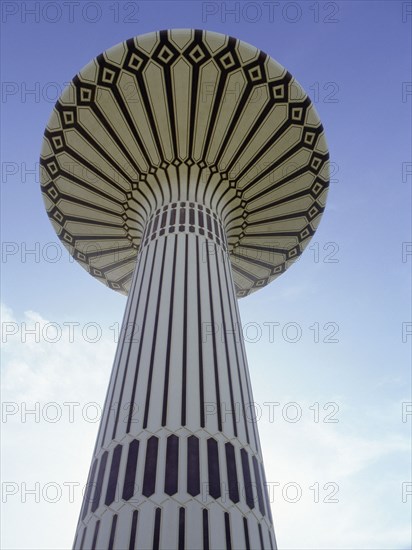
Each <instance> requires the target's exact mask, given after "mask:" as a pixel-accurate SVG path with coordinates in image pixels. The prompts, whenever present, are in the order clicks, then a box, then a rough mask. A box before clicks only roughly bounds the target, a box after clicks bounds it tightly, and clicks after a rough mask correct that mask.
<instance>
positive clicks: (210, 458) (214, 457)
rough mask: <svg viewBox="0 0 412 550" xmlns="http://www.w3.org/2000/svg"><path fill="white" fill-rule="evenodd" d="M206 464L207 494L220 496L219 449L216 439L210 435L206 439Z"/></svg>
mask: <svg viewBox="0 0 412 550" xmlns="http://www.w3.org/2000/svg"><path fill="white" fill-rule="evenodd" d="M207 466H208V473H209V494H210V496H211V497H213V498H219V497H220V494H221V492H220V472H219V451H218V446H217V441H216V440H215V439H213V437H210V438H209V439H208V440H207Z"/></svg>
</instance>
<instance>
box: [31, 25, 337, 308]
mask: <svg viewBox="0 0 412 550" xmlns="http://www.w3.org/2000/svg"><path fill="white" fill-rule="evenodd" d="M328 158H329V155H328V151H327V146H326V142H325V137H324V132H323V128H322V125H321V123H320V120H319V117H318V115H317V113H316V111H315V108H314V107H313V105H312V104H311V102H310V100H309V98H308V97H307V95H306V94H305V92H304V91H303V90H302V88H301V87H300V85H299V84H298V83H297V82H296V80H295V79H294V78H293V77H292V76H291V75H290V74H289V73H288V72H287V71H286V70H285V69H284V68H283V67H281V66H280V65H279V64H278V63H277V62H276V61H274V60H273V59H271V58H270V57H269V56H267V55H266V54H265V53H263V52H261V51H259V50H257V49H256V48H254V47H252V46H250V45H248V44H245V43H244V42H241V41H239V40H237V39H235V38H232V37H227V36H224V35H221V34H217V33H213V32H208V31H203V30H168V31H160V32H154V33H150V34H147V35H143V36H138V37H136V38H132V39H130V40H127V41H126V42H123V43H121V44H119V45H117V46H115V47H113V48H111V49H109V50H107V51H106V52H104V53H103V54H101V55H99V56H98V57H97V58H96V59H95V60H93V61H92V62H91V63H90V64H89V65H87V66H86V67H85V68H84V69H83V70H82V71H80V73H79V74H78V75H77V76H76V77H74V79H73V81H72V82H71V83H70V85H69V86H68V87H67V88H66V90H65V91H64V92H63V94H62V96H61V97H60V99H59V100H58V102H57V103H56V106H55V109H54V111H53V113H52V116H51V118H50V120H49V123H48V126H47V128H46V131H45V135H44V142H43V148H42V152H41V161H40V163H41V185H42V192H43V196H44V200H45V204H46V208H47V212H48V215H49V217H50V220H51V222H52V224H53V226H54V228H55V230H56V232H57V234H58V236H59V238H60V239H61V241H62V242H63V244H64V245H65V246H66V247H67V249H68V250H69V252H70V254H71V255H72V256H73V257H74V258H75V259H76V260H77V261H78V262H79V263H80V265H81V266H82V267H84V268H85V269H86V270H87V271H88V272H89V273H90V274H91V275H93V276H94V277H96V278H97V279H99V280H100V281H101V282H103V283H105V284H106V285H108V286H109V287H110V288H112V289H114V290H117V291H119V292H121V293H123V294H128V292H129V290H130V287H131V281H132V276H133V271H134V266H135V264H136V260H137V255H138V252H139V250H140V247H141V244H142V238H143V232H144V229H145V227H146V224H147V221H148V220H149V219H150V218H151V217H152V216H153V214H154V212H155V211H157V210H159V209H160V208H162V207H163V206H164V205H165V204H169V203H172V202H176V203H177V202H180V201H183V202H194V203H197V204H202V205H203V206H204V207H207V208H210V210H211V211H212V212H214V213H215V214H216V216H217V217H218V218H219V220H221V223H222V227H223V229H224V232H225V235H226V236H227V247H228V252H229V256H230V259H231V262H232V271H233V279H234V283H235V288H236V295H237V297H238V298H240V297H243V296H246V295H248V294H250V293H251V292H253V291H255V290H258V289H259V288H261V287H263V286H265V285H266V284H268V283H269V282H271V281H272V280H274V279H275V278H276V277H278V276H279V275H280V274H281V273H283V272H284V271H285V269H287V268H288V267H289V266H290V265H291V264H292V263H293V262H294V261H295V260H296V258H297V257H298V256H299V255H300V254H301V253H302V251H303V250H304V248H305V247H306V245H307V244H308V242H309V240H310V238H311V237H312V236H313V234H314V232H315V230H316V228H317V226H318V223H319V220H320V217H321V215H322V212H323V210H324V206H325V200H326V194H327V189H328V185H329V163H328Z"/></svg>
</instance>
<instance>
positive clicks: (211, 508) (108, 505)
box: [74, 201, 276, 550]
mask: <svg viewBox="0 0 412 550" xmlns="http://www.w3.org/2000/svg"><path fill="white" fill-rule="evenodd" d="M241 334H242V333H241V323H240V316H239V311H238V306H237V300H236V294H235V289H234V284H233V279H232V271H231V264H230V260H229V256H228V251H227V240H226V233H225V228H224V226H223V225H222V223H221V220H220V219H219V217H218V216H217V215H216V213H214V212H213V211H212V210H210V209H209V208H208V207H206V206H205V205H202V204H198V203H194V202H189V201H183V202H180V201H179V202H174V203H169V204H166V205H165V206H162V207H161V208H160V209H158V210H157V211H155V212H154V213H153V214H152V216H151V217H150V218H149V219H148V221H147V224H146V228H145V231H144V233H143V236H142V240H141V246H140V249H139V255H138V259H137V263H136V268H135V272H134V276H133V281H132V285H131V288H130V292H129V297H128V301H127V306H126V312H125V316H124V320H123V326H122V331H121V334H120V338H119V344H118V348H117V352H116V357H115V361H114V366H113V371H112V375H111V380H110V385H109V389H108V394H107V397H106V402H105V406H104V410H103V415H102V420H101V424H100V428H99V432H98V436H97V441H96V446H95V450H94V455H93V459H92V464H91V468H90V474H89V478H88V483H87V488H86V492H85V496H84V501H83V506H82V509H81V512H80V518H79V523H78V527H77V532H76V538H75V543H74V549H75V550H90V549H96V550H97V549H104V550H106V549H113V550H116V549H117V550H123V549H135V550H143V549H152V548H153V549H157V548H159V549H165V550H166V549H167V550H169V549H170V550H173V549H178V548H179V549H184V548H187V549H190V550H194V549H205V550H206V549H210V550H213V549H215V550H221V549H224V548H227V549H229V548H234V549H235V548H236V549H246V548H253V549H255V548H262V549H271V548H272V549H273V548H276V542H275V537H274V531H273V526H272V518H271V512H270V503H269V499H268V493H267V489H266V485H265V484H266V482H265V474H264V468H263V462H262V454H261V449H260V443H259V435H258V431H257V425H256V422H255V421H254V418H253V416H254V415H253V411H254V409H253V398H252V390H251V385H250V380H249V372H248V366H247V360H246V355H245V349H244V344H243V340H242V336H241Z"/></svg>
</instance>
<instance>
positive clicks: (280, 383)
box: [1, 0, 412, 550]
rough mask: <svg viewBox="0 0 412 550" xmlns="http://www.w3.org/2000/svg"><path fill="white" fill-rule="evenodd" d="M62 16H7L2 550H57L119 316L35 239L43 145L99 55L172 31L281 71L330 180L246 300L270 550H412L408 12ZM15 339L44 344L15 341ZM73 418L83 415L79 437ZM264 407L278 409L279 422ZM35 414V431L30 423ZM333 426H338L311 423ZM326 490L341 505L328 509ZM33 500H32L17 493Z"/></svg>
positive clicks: (335, 8) (207, 7) (106, 9)
mask: <svg viewBox="0 0 412 550" xmlns="http://www.w3.org/2000/svg"><path fill="white" fill-rule="evenodd" d="M68 4H69V3H68V2H61V3H60V2H47V3H45V2H25V3H23V2H22V3H21V2H3V3H2V6H1V7H2V38H1V40H2V48H1V68H2V69H1V71H2V74H1V81H2V97H1V101H2V103H1V108H2V122H1V124H2V127H1V129H2V144H1V152H2V221H1V229H2V275H3V276H2V285H3V292H2V303H3V316H2V321H3V329H5V330H6V334H4V333H3V344H4V352H3V366H2V369H3V372H2V374H3V396H2V397H3V401H4V402H5V403H6V405H4V404H3V417H2V428H3V444H4V448H3V480H5V482H7V483H8V484H9V485H6V486H4V484H3V501H4V500H6V503H5V504H4V506H5V509H4V513H3V521H4V525H3V529H2V537H3V543H2V544H3V548H5V549H23V548H24V549H26V548H27V549H28V548H33V549H34V548H50V549H52V548H53V549H55V548H59V549H60V548H61V549H66V548H70V546H71V543H72V537H73V534H74V530H75V525H76V522H77V515H78V510H79V507H80V502H81V497H80V492H79V491H78V492H77V493H76V491H75V498H74V502H70V498H69V496H68V486H67V485H64V483H68V482H73V483H78V484H79V485H82V484H84V483H85V479H86V475H87V472H88V467H89V462H90V458H91V453H92V447H93V445H94V438H95V435H96V431H97V423H95V422H93V421H91V420H90V418H89V415H88V413H87V412H84V410H86V411H88V410H89V409H90V415H92V407H91V406H90V407H87V404H88V403H91V402H96V403H98V404H102V402H103V399H104V396H105V390H106V387H107V382H108V378H109V373H110V369H111V364H112V360H113V357H114V351H115V342H114V338H113V336H114V329H113V326H114V324H115V323H120V322H121V319H122V314H123V311H124V307H125V298H124V297H122V296H120V295H117V294H116V293H114V292H113V291H111V290H109V289H107V288H106V287H104V286H103V285H101V284H99V283H98V282H97V281H96V280H94V279H93V278H92V277H90V276H89V275H88V274H87V273H86V272H85V271H84V270H83V269H82V268H81V267H79V266H78V265H76V263H75V262H73V261H72V260H71V259H69V257H68V255H67V253H66V252H65V251H64V250H63V249H62V248H61V246H60V243H59V241H58V239H57V237H56V236H55V234H54V231H53V229H52V227H51V225H50V223H49V221H48V218H47V216H46V213H45V210H44V207H43V202H42V198H41V194H40V190H39V183H38V176H37V175H36V172H37V163H38V158H39V153H40V147H41V141H42V135H43V131H44V127H45V126H46V124H47V121H48V118H49V116H50V113H51V110H52V108H53V104H54V101H55V99H56V98H57V95H59V93H60V92H61V91H62V90H63V88H64V85H65V83H66V82H68V81H70V80H71V78H72V77H73V76H74V75H75V74H76V73H77V72H78V71H79V70H80V69H81V68H82V67H83V66H84V65H85V64H87V63H88V62H89V61H90V60H91V59H92V58H93V57H95V56H96V55H98V54H99V53H100V52H102V51H104V50H106V49H108V48H109V47H111V46H113V45H115V44H117V43H118V42H120V41H123V40H126V39H127V38H129V37H131V36H134V35H137V34H143V33H146V32H151V31H154V30H160V29H163V28H185V27H191V28H204V29H208V30H213V31H217V32H222V33H225V34H230V35H233V36H235V37H237V38H239V39H241V40H244V41H246V42H249V43H251V44H253V45H254V46H256V47H258V48H260V49H262V50H264V51H265V52H266V53H268V54H269V55H270V56H272V57H273V58H275V59H276V60H277V61H278V62H279V63H280V64H282V65H283V66H285V67H286V68H287V69H288V70H289V71H290V72H291V73H292V74H293V75H294V76H295V78H296V79H297V80H298V81H299V82H300V84H301V85H302V86H303V88H304V89H305V90H306V92H307V93H308V94H309V96H310V97H311V98H312V101H314V103H315V106H316V108H317V111H318V113H319V115H320V117H321V119H322V122H323V125H324V127H325V131H326V137H327V141H328V144H329V149H330V154H331V161H332V163H333V167H334V168H333V169H334V172H335V173H334V175H333V180H334V181H333V182H332V184H331V188H330V192H329V198H328V203H327V208H326V212H325V214H324V216H323V219H322V222H321V224H320V227H319V229H318V231H317V233H316V234H315V236H314V238H313V240H312V243H311V245H309V248H308V249H307V250H306V251H305V253H304V255H303V256H302V257H301V259H300V260H299V261H298V262H297V263H296V264H295V265H294V266H292V267H291V268H290V269H289V270H288V271H287V272H286V274H284V275H283V276H282V277H280V278H279V279H277V280H276V281H275V282H274V283H272V284H271V285H269V286H267V287H265V288H264V289H262V290H260V291H259V292H258V293H255V294H253V295H252V296H250V297H248V298H246V299H244V300H241V301H240V309H241V315H242V321H243V325H244V326H245V332H246V334H245V337H246V347H247V353H248V359H249V367H250V372H251V377H252V382H253V388H254V399H255V402H256V403H257V404H258V409H259V407H260V410H261V411H262V417H261V419H260V421H259V430H260V434H261V440H262V447H263V452H264V458H265V465H266V471H267V478H268V482H269V484H272V488H273V490H274V498H273V500H274V502H273V504H272V507H273V515H274V520H275V531H276V534H277V538H278V544H279V547H280V548H285V549H286V548H288V549H296V550H297V549H319V548H325V549H326V548H327V549H336V550H338V549H339V550H343V549H349V548H350V549H357V550H359V549H371V550H383V549H406V548H410V545H411V531H410V526H409V514H410V512H411V502H412V495H410V496H409V497H408V496H407V495H406V496H405V495H404V498H403V497H402V487H403V488H404V491H408V490H409V491H412V489H411V486H410V485H407V484H408V483H409V484H410V483H411V480H412V473H411V464H410V436H411V426H412V416H406V417H405V418H404V420H406V422H403V421H402V406H403V407H404V410H405V407H406V408H407V407H408V403H410V402H411V401H412V399H411V377H410V344H411V341H412V335H410V336H408V334H407V332H408V331H409V332H412V329H411V324H410V323H411V309H410V303H411V300H410V280H411V265H412V254H409V255H408V254H407V252H408V251H410V252H412V248H411V245H410V244H407V243H411V241H412V237H411V185H412V175H407V173H406V172H405V171H407V170H408V169H409V173H410V171H411V168H410V164H408V163H410V162H411V158H410V150H411V105H412V84H411V81H412V75H411V53H410V52H411V23H412V4H411V2H396V1H391V2H374V1H366V2H362V1H359V2H350V1H343V2H309V1H304V2H283V1H281V0H279V1H278V2H198V1H194V2H189V1H188V2H174V1H167V2H156V1H152V2H148V1H146V2H141V1H138V2H84V3H76V2H74V3H71V4H72V8H71V10H72V11H69V6H68ZM25 9H26V10H27V9H33V10H35V13H34V14H30V13H26V12H25ZM94 19H96V21H95V22H93V20H94ZM30 90H34V93H30ZM408 167H409V168H408ZM27 171H28V172H27ZM30 171H31V172H30ZM403 171H404V172H403ZM28 250H34V251H35V252H34V253H33V254H27V251H28ZM403 252H404V254H403ZM56 254H58V255H61V257H60V259H59V260H58V261H53V259H54V258H55V256H56ZM48 257H49V260H48V259H47V258H48ZM47 322H49V323H53V326H54V327H56V326H59V327H61V329H62V332H61V338H60V340H59V341H58V342H55V343H53V342H51V340H52V339H53V338H52V330H53V327H52V328H51V329H50V332H49V333H46V336H45V334H43V333H42V330H43V328H42V327H44V325H45V324H46V323H47ZM70 322H74V323H79V324H78V325H76V327H75V329H74V338H71V337H70V334H69V332H68V325H67V323H70ZM23 323H25V325H24V324H23ZM36 323H37V324H36ZM64 323H66V325H64ZM87 323H93V325H90V326H87ZM268 323H278V324H277V325H273V327H274V329H273V330H274V332H273V336H274V338H270V337H269V328H268ZM96 326H97V327H98V328H96ZM25 327H26V328H34V329H35V330H37V331H38V333H39V334H38V335H37V334H34V335H32V336H30V335H26V342H25V343H24V342H22V340H23V338H22V332H23V331H24V328H25ZM110 327H112V328H110ZM310 327H312V328H310ZM14 330H15V331H16V334H14V335H12V334H7V331H10V332H12V331H14ZM93 330H95V331H96V330H97V331H99V330H100V333H98V334H99V335H100V338H99V339H98V341H96V342H91V341H90V340H93V338H94V334H95V333H93ZM317 330H318V336H319V338H318V340H319V341H318V342H317V341H315V335H316V331H317ZM402 330H404V335H403V334H402ZM332 331H334V332H335V335H334V336H333V337H332V339H335V340H338V341H337V342H328V341H327V340H328V335H330V334H331V333H332ZM295 336H296V337H295ZM298 336H300V338H298ZM295 339H296V342H293V340H295ZM329 339H330V338H329ZM71 340H73V341H71ZM272 340H273V341H272ZM325 340H326V341H325ZM52 402H55V403H57V406H58V407H60V409H61V410H62V411H63V413H62V418H61V419H60V420H59V421H57V422H53V421H51V420H50V418H49V416H50V417H51V416H52V407H51V406H50V403H52ZM67 402H76V403H77V402H78V403H79V405H78V406H77V407H76V411H77V413H75V414H74V418H73V422H71V421H70V418H69V414H68V412H67V411H68V406H65V405H64V403H67ZM268 402H276V403H279V405H276V406H274V410H275V417H274V418H270V415H269V412H268V411H269V406H265V405H264V403H268ZM35 403H39V405H35ZM290 403H296V405H290ZM316 403H318V404H319V405H314V404H316ZM402 403H404V405H402ZM327 404H329V405H327ZM36 406H37V407H38V409H37V410H38V411H39V418H36V417H35V416H34V415H32V416H29V417H26V416H25V414H24V411H25V408H24V407H27V408H29V407H31V408H34V407H36ZM85 407H86V408H85ZM310 407H311V408H310ZM317 407H319V422H315V421H314V420H315V416H314V415H315V412H316V409H317ZM324 407H325V408H324ZM328 407H329V408H328ZM56 410H58V409H56ZM80 410H81V411H83V414H81V413H80V412H79V411H80ZM407 410H411V411H412V408H411V409H407ZM282 411H283V414H282ZM293 411H299V412H300V413H301V414H302V417H301V419H300V420H298V421H297V422H291V421H290V419H289V416H288V414H289V415H290V417H292V416H293ZM334 411H335V414H334V416H331V417H330V418H329V420H334V419H336V420H338V422H324V420H325V416H326V415H327V413H331V412H334ZM45 417H46V418H45ZM37 420H38V421H37ZM36 483H38V484H39V485H38V486H36V485H35V484H36ZM53 483H55V484H58V486H59V487H60V488H61V490H62V495H61V498H60V499H59V500H58V501H56V502H50V501H51V500H53V498H52V497H53V495H52V492H53V490H55V491H57V493H58V489H56V488H55V487H54V486H52V485H47V484H53ZM288 483H292V484H294V485H293V486H289V487H291V488H290V493H289V492H288V491H289V490H288V489H287V487H286V489H285V486H286V485H287V484H288ZM317 483H318V484H319V485H318V486H316V484H317ZM326 483H332V484H334V485H333V487H337V488H338V491H337V494H336V496H335V497H334V498H335V499H337V500H338V502H334V503H331V502H323V500H324V498H325V497H326V494H329V492H330V488H331V487H332V486H329V488H327V489H324V486H325V484H326ZM25 484H26V485H25ZM33 487H35V488H36V487H38V488H36V489H35V491H38V493H39V495H38V496H39V502H36V498H37V497H36V495H34V496H33V495H31V496H30V495H24V492H25V489H27V488H33ZM45 487H46V489H45ZM73 487H74V486H73ZM76 487H77V486H76ZM296 487H298V488H300V489H301V492H302V496H301V498H300V499H299V501H297V502H291V500H293V498H292V497H293V496H294V493H293V490H294V488H296ZM309 487H313V489H310V488H309ZM316 487H319V488H320V502H318V503H317V502H314V500H315V498H314V495H315V491H316ZM48 488H49V489H50V494H49V495H48V493H47V491H48ZM408 488H409V489H408ZM282 489H283V493H284V494H283V495H282ZM297 490H298V489H297ZM12 493H14V494H12ZM57 493H56V494H57ZM285 495H286V496H285ZM24 497H26V502H24ZM403 500H406V502H403ZM22 517H24V518H25V529H24V530H22V529H21V518H22ZM45 525H47V529H45Z"/></svg>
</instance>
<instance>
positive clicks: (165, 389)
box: [156, 236, 178, 426]
mask: <svg viewBox="0 0 412 550" xmlns="http://www.w3.org/2000/svg"><path fill="white" fill-rule="evenodd" d="M177 240H178V239H177V237H176V236H175V237H174V241H175V244H174V248H173V267H172V282H171V287H170V302H169V326H168V330H167V346H166V367H165V381H164V386H163V410H162V426H166V424H167V397H168V393H169V372H170V358H171V355H172V354H171V346H172V327H173V303H174V297H175V279H176V256H177ZM159 295H160V291H159ZM158 305H159V303H158ZM156 330H157V327H156Z"/></svg>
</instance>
